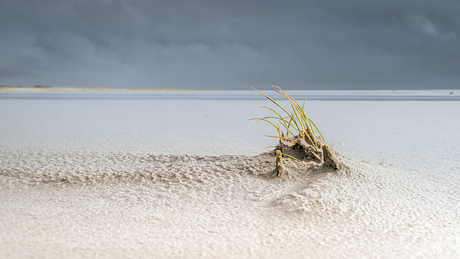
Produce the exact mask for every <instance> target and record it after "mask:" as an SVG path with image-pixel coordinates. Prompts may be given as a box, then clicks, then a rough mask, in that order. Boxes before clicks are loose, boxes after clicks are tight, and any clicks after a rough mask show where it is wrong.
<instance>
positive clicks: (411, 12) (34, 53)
mask: <svg viewBox="0 0 460 259" xmlns="http://www.w3.org/2000/svg"><path fill="white" fill-rule="evenodd" d="M271 84H274V85H279V86H281V87H282V88H283V89H306V90H307V89H319V90H321V89H325V90H327V89H458V88H460V0H346V1H345V0H283V1H272V0H264V1H261V0H260V1H259V0H253V1H250V0H231V1H218V0H196V1H194V0H185V1H176V0H168V1H155V0H74V1H69V0H40V1H36V0H11V1H0V85H14V86H34V85H51V86H77V87H116V88H131V87H137V88H195V89H197V88H198V89H228V90H233V89H241V90H245V89H248V90H249V89H250V88H251V87H256V88H262V89H263V88H267V87H268V86H269V85H271Z"/></svg>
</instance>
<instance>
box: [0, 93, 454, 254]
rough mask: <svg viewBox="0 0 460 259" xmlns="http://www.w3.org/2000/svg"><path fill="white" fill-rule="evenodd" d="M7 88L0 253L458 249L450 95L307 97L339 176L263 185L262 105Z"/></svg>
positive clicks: (0, 117)
mask: <svg viewBox="0 0 460 259" xmlns="http://www.w3.org/2000/svg"><path fill="white" fill-rule="evenodd" d="M10 93H11V92H10ZM45 93H49V92H45ZM14 94H17V95H16V97H15V96H11V95H10V96H9V97H6V95H5V94H4V95H3V98H1V97H2V93H1V92H0V122H1V125H0V258H31V257H33V258H36V257H38V258H63V257H66V258H81V257H100V258H127V257H128V258H164V257H171V258H196V257H210V258H279V257H287V258H306V257H314V258H315V257H341V258H342V257H351V258H361V257H384V258H395V257H399V258H401V257H403V258H405V257H424V258H460V225H459V224H458V222H460V205H459V204H460V201H459V199H460V198H459V197H460V176H459V172H460V137H459V134H458V132H460V121H459V111H460V102H458V101H362V100H355V101H326V100H322V101H310V102H307V113H308V114H309V115H310V117H311V118H312V119H313V120H314V121H315V122H316V124H317V125H318V126H319V127H320V129H321V130H322V132H323V134H324V136H325V137H326V141H327V142H328V143H329V144H331V146H332V147H333V148H334V149H336V150H338V151H339V152H341V153H342V154H343V155H344V156H342V157H341V159H342V160H343V161H344V162H345V163H346V164H347V165H348V166H349V169H348V170H344V171H341V172H333V171H328V170H323V169H317V170H313V171H308V172H302V171H301V170H300V169H299V170H300V172H299V173H295V174H291V175H290V177H285V178H276V179H269V178H266V177H264V174H265V173H266V172H267V171H269V170H271V169H272V166H273V163H274V161H273V160H272V158H271V157H270V156H257V154H259V153H261V152H263V151H264V150H263V149H262V148H263V147H265V146H270V145H274V144H276V140H274V139H270V138H265V137H263V136H262V135H263V134H274V129H272V128H270V126H269V125H268V124H264V123H263V122H259V123H256V122H254V121H247V119H249V118H252V117H258V116H261V115H262V114H264V110H262V109H259V108H258V107H259V106H262V105H264V106H266V105H269V103H268V101H265V100H261V99H260V100H259V99H252V98H247V99H244V98H241V97H239V98H221V97H219V98H214V99H213V98H212V93H211V94H210V96H211V97H210V98H188V99H187V98H186V96H185V97H184V96H182V97H181V98H177V96H176V98H175V97H174V93H167V95H168V98H164V97H158V98H144V99H142V98H139V97H133V98H112V97H113V96H112V97H110V98H103V97H99V98H63V96H64V97H65V96H72V94H71V93H70V94H67V95H63V96H60V97H59V98H55V97H52V98H50V97H49V96H48V97H46V98H34V95H33V93H32V94H30V93H28V94H29V95H31V97H30V96H29V97H28V98H21V96H20V93H18V92H14ZM121 94H122V93H121ZM163 94H164V93H163ZM51 95H53V93H51ZM102 95H103V94H102ZM217 95H219V96H222V95H223V96H224V97H225V94H224V93H222V92H219V93H218V94H217ZM241 95H243V96H244V94H241ZM426 95H428V96H429V95H430V94H426ZM18 96H19V97H18ZM83 96H84V94H83Z"/></svg>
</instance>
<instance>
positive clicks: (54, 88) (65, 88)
mask: <svg viewBox="0 0 460 259" xmlns="http://www.w3.org/2000/svg"><path fill="white" fill-rule="evenodd" d="M1 90H47V91H120V90H128V91H220V90H211V89H182V88H137V87H129V88H115V87H76V86H42V85H36V86H7V85H0V91H1Z"/></svg>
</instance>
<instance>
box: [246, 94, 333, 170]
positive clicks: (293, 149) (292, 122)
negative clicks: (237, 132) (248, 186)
mask: <svg viewBox="0 0 460 259" xmlns="http://www.w3.org/2000/svg"><path fill="white" fill-rule="evenodd" d="M271 88H272V90H273V91H275V92H276V93H277V94H279V95H281V96H282V97H283V98H285V99H286V100H287V101H288V102H289V106H290V109H289V108H285V107H283V106H281V105H280V104H279V103H278V102H277V101H275V99H273V98H271V97H270V96H268V95H266V94H265V93H263V92H261V91H259V90H257V89H255V88H253V89H254V90H256V91H257V92H259V93H261V94H262V95H263V96H265V97H266V98H267V99H268V100H270V101H271V102H272V103H273V104H275V106H276V107H275V109H273V108H269V107H261V108H264V109H267V110H269V111H271V112H272V114H271V115H270V116H266V117H262V118H253V119H251V120H257V121H265V122H267V123H269V124H270V125H272V126H273V127H274V128H275V129H276V130H277V131H278V136H272V135H264V136H267V137H272V138H278V139H279V144H278V145H277V146H275V150H274V151H271V152H274V153H275V155H276V161H275V173H276V176H282V175H284V173H285V172H287V169H286V168H285V167H284V166H283V160H282V157H283V156H284V157H289V158H291V159H294V160H296V161H297V162H301V161H302V160H303V161H315V162H316V163H318V164H323V165H324V166H326V167H332V168H334V169H336V170H337V169H338V168H339V167H340V164H339V163H338V161H337V160H336V159H335V158H334V155H333V153H332V150H331V148H330V147H329V146H328V145H327V144H326V143H325V140H324V137H323V134H322V133H321V131H320V130H319V129H318V127H317V126H316V124H315V123H314V122H313V121H312V120H311V119H310V118H309V117H308V116H307V114H306V113H305V103H306V99H305V101H304V102H303V104H302V105H300V104H299V103H298V102H297V101H296V100H295V99H294V98H293V97H292V96H290V95H289V94H287V93H286V92H284V91H283V90H282V89H281V88H279V87H278V86H275V85H272V86H271Z"/></svg>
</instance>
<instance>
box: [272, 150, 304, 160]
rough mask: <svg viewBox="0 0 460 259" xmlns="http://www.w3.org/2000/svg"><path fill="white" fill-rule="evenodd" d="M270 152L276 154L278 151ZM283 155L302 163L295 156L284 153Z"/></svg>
mask: <svg viewBox="0 0 460 259" xmlns="http://www.w3.org/2000/svg"><path fill="white" fill-rule="evenodd" d="M270 152H273V153H276V151H273V150H270ZM281 154H282V155H283V156H287V157H289V158H292V159H294V160H295V161H297V162H300V160H299V159H297V158H295V157H293V156H291V155H288V154H285V153H283V152H281Z"/></svg>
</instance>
